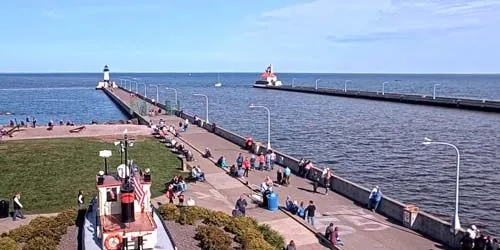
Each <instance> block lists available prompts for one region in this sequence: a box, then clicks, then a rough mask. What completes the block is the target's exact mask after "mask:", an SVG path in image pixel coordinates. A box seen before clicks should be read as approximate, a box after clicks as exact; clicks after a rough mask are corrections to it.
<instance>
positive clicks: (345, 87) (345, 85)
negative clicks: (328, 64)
mask: <svg viewBox="0 0 500 250" xmlns="http://www.w3.org/2000/svg"><path fill="white" fill-rule="evenodd" d="M348 82H351V80H345V82H344V93H345V92H347V83H348Z"/></svg>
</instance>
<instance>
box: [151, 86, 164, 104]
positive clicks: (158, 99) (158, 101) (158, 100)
mask: <svg viewBox="0 0 500 250" xmlns="http://www.w3.org/2000/svg"><path fill="white" fill-rule="evenodd" d="M161 85H163V84H149V86H154V87H156V103H161V102H160V96H159V95H158V91H159V89H160V86H161Z"/></svg>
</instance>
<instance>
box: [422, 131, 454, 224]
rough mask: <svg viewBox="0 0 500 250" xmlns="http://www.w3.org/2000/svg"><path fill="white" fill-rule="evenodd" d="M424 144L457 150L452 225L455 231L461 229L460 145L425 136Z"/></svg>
mask: <svg viewBox="0 0 500 250" xmlns="http://www.w3.org/2000/svg"><path fill="white" fill-rule="evenodd" d="M423 144H424V145H430V144H440V145H446V146H450V147H452V148H453V149H455V151H456V152H457V180H456V187H455V215H454V216H453V219H452V226H453V229H454V230H455V233H456V232H457V231H458V230H460V228H461V226H460V220H459V218H458V196H459V186H460V151H459V150H458V147H457V146H455V145H453V144H451V143H447V142H437V141H432V140H431V139H429V138H427V137H425V138H424V142H423Z"/></svg>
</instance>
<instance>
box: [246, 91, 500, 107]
mask: <svg viewBox="0 0 500 250" xmlns="http://www.w3.org/2000/svg"><path fill="white" fill-rule="evenodd" d="M254 87H255V88H263V89H273V90H282V91H291V92H300V93H308V94H318V95H330V96H341V97H350V98H360V99H369V100H377V101H389V102H399V103H407V104H419V105H428V106H439V107H447V108H458V109H467V110H476V111H487V112H497V113H500V101H492V100H478V99H467V98H458V97H438V96H436V98H434V97H433V96H432V95H430V96H426V95H410V94H400V93H388V92H385V93H384V94H382V92H379V91H377V92H372V91H362V90H346V91H344V90H343V89H327V88H318V89H316V88H314V87H303V86H296V87H292V86H279V87H276V86H254Z"/></svg>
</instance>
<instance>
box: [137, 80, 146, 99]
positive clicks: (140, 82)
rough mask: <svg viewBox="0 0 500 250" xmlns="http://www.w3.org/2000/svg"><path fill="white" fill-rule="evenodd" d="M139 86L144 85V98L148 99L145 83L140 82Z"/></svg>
mask: <svg viewBox="0 0 500 250" xmlns="http://www.w3.org/2000/svg"><path fill="white" fill-rule="evenodd" d="M139 84H142V85H144V97H148V94H147V93H148V92H147V87H148V85H147V84H146V83H144V82H140V83H139Z"/></svg>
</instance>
